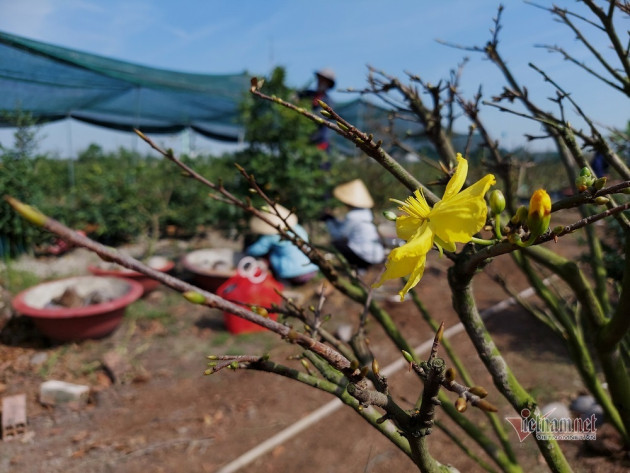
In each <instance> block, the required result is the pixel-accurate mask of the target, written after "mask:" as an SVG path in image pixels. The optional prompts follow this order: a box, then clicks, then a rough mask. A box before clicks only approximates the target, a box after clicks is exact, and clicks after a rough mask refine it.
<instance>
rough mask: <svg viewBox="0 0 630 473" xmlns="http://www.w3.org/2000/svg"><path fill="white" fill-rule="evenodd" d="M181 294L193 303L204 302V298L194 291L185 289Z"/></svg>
mask: <svg viewBox="0 0 630 473" xmlns="http://www.w3.org/2000/svg"><path fill="white" fill-rule="evenodd" d="M182 296H184V298H185V299H186V300H187V301H188V302H192V303H193V304H203V303H204V302H206V298H205V297H204V296H203V295H202V294H199V293H198V292H196V291H186V292H184V293H183V294H182Z"/></svg>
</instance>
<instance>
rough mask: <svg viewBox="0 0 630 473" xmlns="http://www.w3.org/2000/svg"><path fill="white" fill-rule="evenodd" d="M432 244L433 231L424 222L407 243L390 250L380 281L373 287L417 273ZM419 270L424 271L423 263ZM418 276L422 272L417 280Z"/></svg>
mask: <svg viewBox="0 0 630 473" xmlns="http://www.w3.org/2000/svg"><path fill="white" fill-rule="evenodd" d="M432 246H433V233H431V231H430V230H429V226H428V225H427V224H426V223H425V224H424V225H422V226H421V227H420V228H419V229H417V231H416V233H415V234H414V235H413V236H412V237H411V238H410V239H409V241H408V242H407V243H405V244H404V245H402V246H399V247H398V248H395V249H393V250H392V251H391V253H390V254H389V256H388V257H387V261H386V262H385V272H384V273H383V275H382V276H381V279H380V281H379V282H378V283H376V284H375V287H378V286H380V285H381V284H383V282H384V281H386V280H388V279H396V278H400V277H403V276H406V275H408V274H412V273H417V272H418V270H419V269H418V265H419V263H420V261H421V260H425V259H426V254H427V253H428V252H429V250H430V249H431V247H432ZM421 270H422V271H424V263H423V264H422V268H421ZM420 277H422V273H420V275H419V276H418V277H417V279H418V281H419V280H420Z"/></svg>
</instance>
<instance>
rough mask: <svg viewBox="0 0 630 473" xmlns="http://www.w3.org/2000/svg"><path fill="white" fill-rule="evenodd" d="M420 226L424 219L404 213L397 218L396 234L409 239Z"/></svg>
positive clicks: (406, 239) (402, 238)
mask: <svg viewBox="0 0 630 473" xmlns="http://www.w3.org/2000/svg"><path fill="white" fill-rule="evenodd" d="M420 226H422V220H420V219H417V218H415V217H409V216H407V215H403V216H402V217H398V218H397V219H396V235H397V236H398V238H400V239H401V240H405V241H409V240H411V237H412V236H413V235H414V233H416V232H417V231H418V228H419V227H420Z"/></svg>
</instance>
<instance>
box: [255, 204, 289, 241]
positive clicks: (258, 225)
mask: <svg viewBox="0 0 630 473" xmlns="http://www.w3.org/2000/svg"><path fill="white" fill-rule="evenodd" d="M275 207H276V210H277V211H278V213H279V214H280V215H282V218H284V219H285V221H286V224H288V226H289V227H292V226H293V225H295V224H296V223H298V218H297V216H296V215H295V214H293V213H291V211H290V210H289V209H286V208H284V207H283V206H282V205H280V204H276V205H275ZM265 214H266V217H267V218H268V219H269V221H271V222H272V223H273V224H274V226H278V225H281V226H285V223H284V222H283V221H282V219H281V218H280V217H278V216H277V215H276V214H275V212H273V210H271V212H265ZM249 229H250V230H251V231H252V232H253V233H256V234H258V235H273V234H275V233H278V230H277V229H276V228H274V227H272V226H271V225H269V224H268V223H267V222H263V221H262V220H261V219H259V218H258V217H252V218H251V220H250V221H249Z"/></svg>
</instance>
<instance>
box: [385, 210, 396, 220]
mask: <svg viewBox="0 0 630 473" xmlns="http://www.w3.org/2000/svg"><path fill="white" fill-rule="evenodd" d="M383 217H385V218H386V219H387V220H389V221H390V222H395V221H396V219H397V218H398V216H397V215H396V213H395V212H392V211H391V210H384V211H383Z"/></svg>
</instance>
